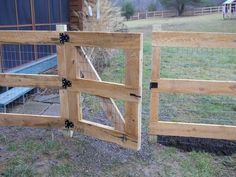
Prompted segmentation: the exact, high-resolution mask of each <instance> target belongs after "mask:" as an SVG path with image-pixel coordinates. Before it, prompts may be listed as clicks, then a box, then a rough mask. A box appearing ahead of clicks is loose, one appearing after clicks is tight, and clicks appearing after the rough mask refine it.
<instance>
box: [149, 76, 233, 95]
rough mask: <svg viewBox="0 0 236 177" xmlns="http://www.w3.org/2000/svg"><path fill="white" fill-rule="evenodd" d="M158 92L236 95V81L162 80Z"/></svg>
mask: <svg viewBox="0 0 236 177" xmlns="http://www.w3.org/2000/svg"><path fill="white" fill-rule="evenodd" d="M153 91H156V92H165V93H190V94H206V95H225V96H231V95H232V96H233V95H236V81H215V80H214V81H213V80H209V81H207V80H188V79H160V80H158V89H153Z"/></svg>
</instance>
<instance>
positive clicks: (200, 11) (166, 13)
mask: <svg viewBox="0 0 236 177" xmlns="http://www.w3.org/2000/svg"><path fill="white" fill-rule="evenodd" d="M221 12H222V6H214V7H202V8H193V9H187V10H185V11H184V13H183V14H182V16H199V15H209V14H214V13H221ZM176 16H178V12H177V11H176V10H162V11H152V12H148V11H146V12H138V13H136V14H135V15H134V16H132V17H130V20H141V19H149V18H156V17H159V18H166V17H176Z"/></svg>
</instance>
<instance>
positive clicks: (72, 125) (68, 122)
mask: <svg viewBox="0 0 236 177" xmlns="http://www.w3.org/2000/svg"><path fill="white" fill-rule="evenodd" d="M65 128H67V129H70V128H74V123H73V122H71V121H69V120H66V121H65Z"/></svg>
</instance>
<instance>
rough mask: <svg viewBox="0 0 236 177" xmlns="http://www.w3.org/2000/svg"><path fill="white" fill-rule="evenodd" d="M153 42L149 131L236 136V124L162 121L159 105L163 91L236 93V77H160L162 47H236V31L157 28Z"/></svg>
mask: <svg viewBox="0 0 236 177" xmlns="http://www.w3.org/2000/svg"><path fill="white" fill-rule="evenodd" d="M152 45H153V58H152V76H151V84H150V88H151V108H150V122H149V134H150V135H166V136H185V137H200V138H213V139H226V140H235V139H236V126H230V125H215V124H197V123H183V122H168V121H160V120H159V110H158V109H159V94H160V93H185V94H204V95H216V96H217V95H222V96H236V81H215V80H188V79H163V78H160V60H161V55H160V53H161V47H191V48H236V34H227V33H192V32H154V33H153V44H152ZM186 104H187V103H186Z"/></svg>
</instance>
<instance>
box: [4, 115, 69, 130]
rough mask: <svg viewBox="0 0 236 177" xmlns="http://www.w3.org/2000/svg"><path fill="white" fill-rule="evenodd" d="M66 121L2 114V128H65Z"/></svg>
mask: <svg viewBox="0 0 236 177" xmlns="http://www.w3.org/2000/svg"><path fill="white" fill-rule="evenodd" d="M64 125H65V120H64V119H62V118H61V117H59V116H42V115H29V114H5V113H0V126H22V127H35V128H63V127H64Z"/></svg>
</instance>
